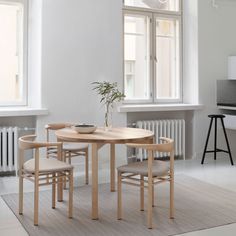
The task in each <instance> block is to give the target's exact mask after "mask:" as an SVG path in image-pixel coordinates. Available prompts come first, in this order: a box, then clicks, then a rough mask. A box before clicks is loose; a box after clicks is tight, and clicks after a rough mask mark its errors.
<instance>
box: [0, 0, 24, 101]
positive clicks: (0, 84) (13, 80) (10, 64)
mask: <svg viewBox="0 0 236 236" xmlns="http://www.w3.org/2000/svg"><path fill="white" fill-rule="evenodd" d="M26 15H27V14H26V0H15V1H13V0H4V1H1V0H0V52H1V53H0V105H1V106H9V105H25V104H26V55H27V53H26V51H27V50H26V43H27V42H26V39H27V33H26V32H27V30H26Z"/></svg>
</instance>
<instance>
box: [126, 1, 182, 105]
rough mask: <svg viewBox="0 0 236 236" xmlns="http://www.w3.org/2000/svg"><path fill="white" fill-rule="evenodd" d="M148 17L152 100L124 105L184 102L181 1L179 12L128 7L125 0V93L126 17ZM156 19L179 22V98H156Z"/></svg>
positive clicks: (128, 100)
mask: <svg viewBox="0 0 236 236" xmlns="http://www.w3.org/2000/svg"><path fill="white" fill-rule="evenodd" d="M129 14H130V15H147V16H149V17H150V19H151V23H150V37H149V38H150V78H149V79H150V81H149V83H150V98H149V99H125V100H124V101H123V103H124V104H168V103H182V102H183V2H182V0H179V11H168V10H157V9H150V8H142V7H132V6H126V5H125V4H124V0H123V14H122V19H123V20H122V26H123V28H122V32H123V34H122V39H123V40H122V48H123V51H122V55H123V63H122V67H123V70H122V71H123V91H124V92H125V77H124V75H125V71H124V70H125V60H124V49H125V47H124V46H125V44H124V43H125V40H124V35H125V32H124V23H125V21H124V20H125V15H129ZM156 18H159V19H160V18H163V19H177V20H179V71H180V72H179V98H167V99H166V98H156V77H155V76H156V66H155V63H156V40H155V37H156V23H155V20H156Z"/></svg>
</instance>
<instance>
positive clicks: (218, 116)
mask: <svg viewBox="0 0 236 236" xmlns="http://www.w3.org/2000/svg"><path fill="white" fill-rule="evenodd" d="M208 117H209V118H225V116H224V115H219V114H217V115H208Z"/></svg>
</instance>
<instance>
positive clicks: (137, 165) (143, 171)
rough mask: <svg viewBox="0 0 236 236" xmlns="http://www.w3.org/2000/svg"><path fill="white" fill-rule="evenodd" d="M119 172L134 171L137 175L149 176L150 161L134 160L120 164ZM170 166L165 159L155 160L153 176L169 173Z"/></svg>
mask: <svg viewBox="0 0 236 236" xmlns="http://www.w3.org/2000/svg"><path fill="white" fill-rule="evenodd" d="M117 170H118V171H119V172H123V173H132V174H137V175H144V176H148V161H142V162H133V163H130V164H128V165H124V166H120V167H118V168H117ZM169 170H170V167H169V165H168V163H166V162H164V161H153V164H152V173H153V176H156V177H158V176H163V175H166V174H168V172H169Z"/></svg>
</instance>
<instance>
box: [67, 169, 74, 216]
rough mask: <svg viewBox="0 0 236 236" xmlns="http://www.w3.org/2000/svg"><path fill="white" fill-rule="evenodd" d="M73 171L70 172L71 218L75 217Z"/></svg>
mask: <svg viewBox="0 0 236 236" xmlns="http://www.w3.org/2000/svg"><path fill="white" fill-rule="evenodd" d="M73 189H74V186H73V170H71V171H70V172H69V214H68V215H69V218H72V217H73Z"/></svg>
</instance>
